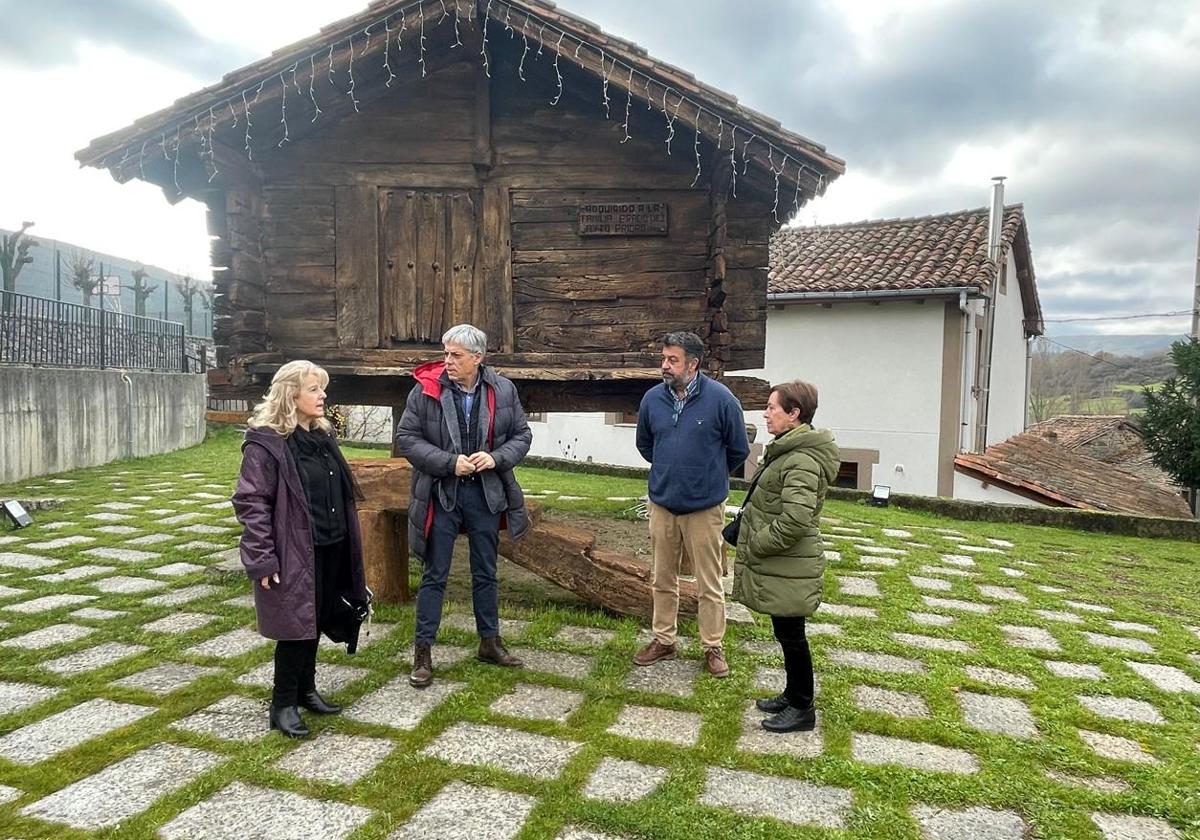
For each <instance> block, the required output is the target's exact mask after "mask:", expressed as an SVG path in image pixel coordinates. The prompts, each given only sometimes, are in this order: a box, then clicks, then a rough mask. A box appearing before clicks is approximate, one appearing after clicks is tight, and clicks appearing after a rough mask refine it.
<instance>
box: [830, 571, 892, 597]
mask: <svg viewBox="0 0 1200 840" xmlns="http://www.w3.org/2000/svg"><path fill="white" fill-rule="evenodd" d="M837 582H838V589H839V590H840V591H841V593H842V594H843V595H849V596H850V597H855V598H881V597H883V593H882V592H880V591H879V584H877V583H876V582H875V581H873V580H871V579H870V578H861V577H840V576H839V577H838V578H837Z"/></svg>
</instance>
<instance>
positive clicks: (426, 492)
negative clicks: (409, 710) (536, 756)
mask: <svg viewBox="0 0 1200 840" xmlns="http://www.w3.org/2000/svg"><path fill="white" fill-rule="evenodd" d="M442 346H443V349H444V350H445V355H444V360H443V361H438V362H427V363H425V364H423V365H420V366H419V367H417V368H416V369H415V370H414V371H413V378H414V379H416V380H417V384H416V385H414V386H413V389H412V391H411V392H410V393H409V395H408V402H407V403H406V405H405V407H404V414H403V415H402V416H401V418H400V422H399V423H398V424H397V426H396V446H397V448H398V449H399V450H400V452H401V454H403V455H404V457H406V458H407V459H408V460H409V462H410V463H411V464H412V468H413V470H412V499H411V503H410V505H409V508H408V543H409V548H410V549H411V551H412V553H413V555H414V556H416V557H419V558H420V559H421V560H422V562H423V563H424V571H423V572H422V575H421V587H420V589H419V590H418V591H417V632H416V647H415V650H414V652H413V667H412V673H411V674H410V675H409V682H410V683H411V684H412V685H413V686H414V687H416V688H424V687H426V686H428V685H429V684H430V683H431V682H432V681H433V659H432V647H433V643H434V640H435V639H436V638H437V631H438V625H439V624H440V623H441V619H442V601H443V599H444V597H445V594H446V578H447V577H448V576H449V574H450V560H451V557H452V556H453V553H454V541H455V538H456V537H457V536H458V534H459V532H460V531H465V532H466V534H467V540H468V543H469V546H470V561H471V603H472V606H473V607H474V609H475V629H476V631H477V632H478V633H479V653H478V658H479V660H480V661H481V662H486V663H489V664H492V665H502V666H506V667H510V668H512V667H521V665H522V663H521V660H519V659H517V658H516V657H515V656H513V655H512V654H510V653H509V652H508V651H507V650H506V649H505V647H504V643H503V641H502V640H501V637H500V617H499V585H498V581H497V578H496V553H497V547H498V545H499V540H500V533H499V532H500V529H501V528H505V527H506V528H507V529H508V533H509V535H510V536H511V537H512V538H513V539H520V538H521V537H522V536H524V535H525V532H526V531H527V530H529V516H528V513H527V512H526V510H525V497H524V495H523V494H522V492H521V487H520V485H518V484H517V479H516V477H515V476H514V475H513V468H514V467H515V466H516V465H517V464H518V463H520V462H521V460H522V459H523V458H524V457H525V456H526V454H528V452H529V446H530V444H531V443H532V442H533V434H532V433H531V432H530V431H529V423H528V422H527V420H526V418H525V410H524V409H523V408H522V407H521V401H520V399H519V398H518V397H517V389H516V387H515V386H514V385H513V384H512V382H510V381H509V380H508V379H505V378H504V377H503V376H500V375H499V374H498V373H496V372H495V371H493V370H492V369H491V368H489V367H487V366H486V365H484V364H483V356H484V353H486V351H487V336H486V335H485V334H484V333H483V331H482V330H480V329H479V328H478V327H473V326H471V325H470V324H459V325H458V326H455V327H451V328H450V329H448V330H446V333H445V335H443V336H442Z"/></svg>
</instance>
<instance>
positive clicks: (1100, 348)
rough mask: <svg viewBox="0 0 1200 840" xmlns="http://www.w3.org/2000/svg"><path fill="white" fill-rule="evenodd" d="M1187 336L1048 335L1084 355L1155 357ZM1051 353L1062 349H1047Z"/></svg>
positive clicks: (1052, 346) (1051, 347) (1051, 346)
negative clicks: (1103, 354)
mask: <svg viewBox="0 0 1200 840" xmlns="http://www.w3.org/2000/svg"><path fill="white" fill-rule="evenodd" d="M1186 337H1187V336H1185V335H1183V334H1182V333H1181V334H1179V335H1094V334H1093V335H1050V336H1048V338H1050V339H1051V340H1052V341H1057V342H1058V343H1059V344H1065V345H1067V346H1068V347H1074V348H1075V349H1076V350H1082V351H1083V352H1084V353H1111V354H1113V355H1114V356H1142V357H1144V356H1157V355H1158V354H1160V353H1165V352H1167V351H1168V350H1169V349H1171V344H1172V343H1174V342H1176V341H1179V340H1181V339H1183V338H1186ZM1049 349H1050V351H1051V352H1059V353H1061V352H1063V350H1062V348H1060V347H1055V346H1054V345H1053V344H1052V345H1050V347H1049Z"/></svg>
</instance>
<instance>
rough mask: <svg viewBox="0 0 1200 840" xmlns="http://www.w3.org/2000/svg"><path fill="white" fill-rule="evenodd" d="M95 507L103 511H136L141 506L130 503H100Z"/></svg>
mask: <svg viewBox="0 0 1200 840" xmlns="http://www.w3.org/2000/svg"><path fill="white" fill-rule="evenodd" d="M96 507H98V508H104V509H105V510H137V509H138V508H140V507H141V505H135V504H132V503H131V502H101V503H100V504H98V505H96Z"/></svg>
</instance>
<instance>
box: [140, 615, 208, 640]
mask: <svg viewBox="0 0 1200 840" xmlns="http://www.w3.org/2000/svg"><path fill="white" fill-rule="evenodd" d="M216 620H217V617H216V616H215V615H209V614H208V613H195V612H177V613H171V614H170V615H168V616H164V617H163V618H160V619H158V620H157V621H151V622H150V623H149V624H144V625H142V629H143V630H145V631H147V632H149V633H169V634H171V635H173V636H178V635H181V634H183V633H190V632H191V631H193V630H199V629H200V628H201V627H205V626H207V625H209V624H211V623H212V622H214V621H216Z"/></svg>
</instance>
